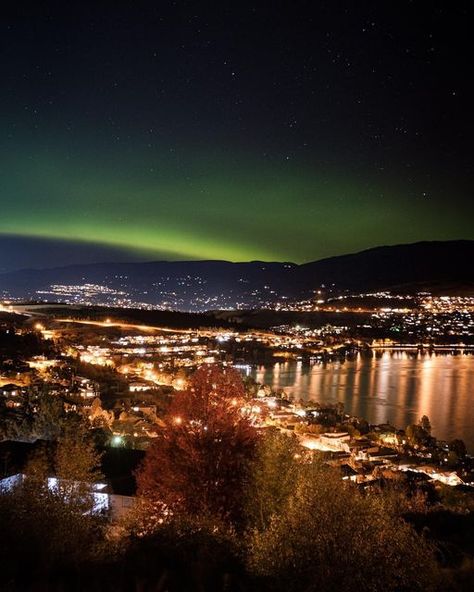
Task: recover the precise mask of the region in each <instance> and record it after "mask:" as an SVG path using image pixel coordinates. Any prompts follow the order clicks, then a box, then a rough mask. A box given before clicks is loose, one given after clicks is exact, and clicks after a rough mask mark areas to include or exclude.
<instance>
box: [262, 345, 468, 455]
mask: <svg viewBox="0 0 474 592" xmlns="http://www.w3.org/2000/svg"><path fill="white" fill-rule="evenodd" d="M252 376H253V377H254V378H255V380H257V382H260V383H265V384H269V385H271V386H272V388H273V389H284V391H285V392H286V393H288V394H291V395H293V396H294V397H295V398H296V399H304V400H314V401H320V402H330V403H336V402H337V401H342V402H343V403H344V405H345V408H346V409H347V411H348V412H349V413H353V414H355V415H360V416H362V417H365V418H367V419H368V420H369V421H371V422H374V423H382V422H385V421H390V423H393V424H394V425H396V426H399V427H404V426H406V425H407V424H409V423H412V422H414V421H417V420H418V419H419V418H420V417H421V415H423V414H426V415H428V416H429V418H430V420H431V424H432V425H433V431H434V434H435V436H437V437H438V438H441V439H447V440H449V439H453V438H462V439H463V440H464V441H465V442H466V445H467V446H468V448H469V450H470V451H471V452H473V451H474V406H473V404H472V403H473V399H474V356H473V355H470V354H461V355H444V354H434V353H423V354H422V353H413V352H402V351H395V352H391V351H384V352H383V353H379V354H377V355H372V356H370V355H369V356H367V355H365V356H360V355H359V356H357V357H356V358H355V359H353V360H347V361H345V362H334V363H331V364H314V365H306V364H302V363H301V362H283V363H279V364H275V365H274V366H271V367H263V366H260V367H258V368H255V369H253V371H252Z"/></svg>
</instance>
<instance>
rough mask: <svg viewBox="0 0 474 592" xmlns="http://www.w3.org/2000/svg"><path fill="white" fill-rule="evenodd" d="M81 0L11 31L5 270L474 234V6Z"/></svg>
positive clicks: (4, 105)
mask: <svg viewBox="0 0 474 592" xmlns="http://www.w3.org/2000/svg"><path fill="white" fill-rule="evenodd" d="M76 4H77V7H76V9H75V10H73V11H71V9H70V7H69V6H68V7H67V12H66V8H65V7H64V5H62V6H63V8H36V9H31V10H28V9H24V10H23V12H22V13H17V14H13V13H10V15H7V16H5V15H4V16H3V19H2V21H1V26H0V31H1V37H0V64H1V91H0V100H1V108H0V126H1V134H0V202H1V215H0V235H1V236H0V250H1V255H0V267H3V268H8V267H12V266H18V265H21V266H26V265H34V266H51V265H54V264H59V263H67V262H74V261H77V260H78V258H79V259H81V260H85V261H93V260H98V261H99V260H100V261H102V260H111V259H118V260H124V259H130V258H136V257H141V258H144V259H194V258H199V259H211V258H212V259H229V260H233V261H237V260H250V259H263V260H280V261H283V260H286V261H295V262H304V261H310V260H315V259H318V258H321V257H325V256H330V255H337V254H342V253H346V252H351V251H356V250H361V249H364V248H368V247H371V246H376V245H381V244H395V243H403V242H414V241H418V240H444V239H458V238H464V239H469V238H470V239H474V225H473V223H472V222H473V220H474V199H473V195H472V193H473V180H474V170H473V162H474V159H473V149H472V144H473V132H474V130H473V118H472V113H473V105H474V96H473V95H474V93H473V76H472V62H473V51H472V38H471V35H472V32H471V28H472V22H473V20H472V17H473V16H474V14H473V10H472V9H471V8H470V5H471V3H470V2H462V1H459V2H436V1H428V2H422V1H416V2H415V1H414V2H407V1H397V2H395V1H393V2H390V1H386V2H385V1H384V2H381V1H374V2H364V1H357V2H354V1H347V2H338V1H336V0H332V1H328V2H318V1H317V0H316V1H314V2H304V3H303V2H292V3H289V2H288V3H281V4H280V3H278V2H265V3H261V4H260V3H253V4H252V5H250V4H249V5H246V4H245V3H242V2H239V3H237V2H236V3H231V2H230V3H227V2H223V3H221V2H215V3H213V4H209V5H206V3H205V2H196V3H193V2H153V3H148V4H147V3H143V2H134V3H132V2H128V3H126V4H124V5H123V6H125V8H120V6H122V5H121V4H120V3H118V2H114V3H106V2H101V3H90V4H91V6H87V7H86V5H87V4H89V3H76ZM93 4H100V6H101V8H100V9H98V8H97V7H95V8H94V7H93ZM127 5H128V7H127ZM59 6H61V5H59ZM132 6H133V8H131V7H132ZM117 7H119V8H117ZM46 239H48V240H46ZM56 239H58V240H59V241H60V242H56ZM63 241H67V242H63ZM7 250H8V253H7Z"/></svg>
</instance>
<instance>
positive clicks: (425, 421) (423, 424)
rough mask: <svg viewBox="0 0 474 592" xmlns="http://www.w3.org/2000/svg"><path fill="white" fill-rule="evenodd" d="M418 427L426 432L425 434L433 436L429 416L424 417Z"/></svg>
mask: <svg viewBox="0 0 474 592" xmlns="http://www.w3.org/2000/svg"><path fill="white" fill-rule="evenodd" d="M418 425H419V426H420V427H422V428H423V429H424V430H425V432H426V433H427V434H428V436H430V435H431V422H430V419H429V417H428V416H427V415H423V416H422V418H421V419H420V421H419V422H418Z"/></svg>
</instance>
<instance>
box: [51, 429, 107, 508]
mask: <svg viewBox="0 0 474 592" xmlns="http://www.w3.org/2000/svg"><path fill="white" fill-rule="evenodd" d="M101 457H102V455H101V454H100V453H99V452H97V450H96V448H95V444H94V441H93V439H92V436H91V434H90V432H89V431H88V430H87V429H86V427H85V426H84V425H83V424H81V423H78V424H76V423H75V422H74V424H73V425H67V426H66V427H65V429H64V430H63V433H62V434H61V436H60V438H59V440H58V442H57V446H56V451H55V455H54V473H55V476H56V477H57V479H58V492H59V494H60V495H61V496H62V497H63V499H64V501H65V502H68V503H75V504H76V505H77V506H78V507H83V511H84V512H91V511H92V510H93V509H94V496H93V490H92V486H93V484H94V483H96V482H97V481H99V479H100V478H101V477H102V475H101V472H100V461H101Z"/></svg>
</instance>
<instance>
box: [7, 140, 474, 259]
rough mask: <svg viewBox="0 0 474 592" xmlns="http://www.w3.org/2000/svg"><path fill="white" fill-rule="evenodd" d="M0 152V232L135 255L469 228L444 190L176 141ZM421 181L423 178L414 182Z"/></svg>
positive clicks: (241, 250)
mask: <svg viewBox="0 0 474 592" xmlns="http://www.w3.org/2000/svg"><path fill="white" fill-rule="evenodd" d="M29 148H30V149H29V153H28V154H27V155H25V154H23V153H22V152H21V151H20V150H19V149H18V150H15V149H11V150H10V151H8V152H7V151H6V150H5V151H4V154H3V157H2V169H3V172H2V178H3V189H2V193H3V195H4V196H5V197H6V199H4V200H3V204H2V218H1V220H0V233H1V234H5V235H20V236H27V237H41V238H54V239H67V240H74V241H86V242H90V243H97V244H103V245H109V246H114V247H121V248H125V249H126V250H127V251H130V253H134V254H135V255H137V253H138V254H139V255H140V256H143V258H147V259H150V258H156V257H161V258H167V259H227V260H230V261H239V260H240V261H243V260H252V259H261V260H279V261H295V262H305V261H310V260H315V259H318V258H322V257H326V256H332V255H337V254H342V253H347V252H351V251H356V250H361V249H363V248H367V247H370V246H376V245H380V244H395V243H403V242H412V241H417V240H432V239H437V240H440V239H441V240H444V239H446V240H448V239H457V238H474V235H473V234H472V225H471V224H470V221H469V216H463V215H462V212H459V211H458V210H456V209H454V208H452V207H450V204H449V200H444V201H443V200H436V203H435V204H433V199H434V198H433V196H432V193H431V192H430V197H424V196H423V194H422V188H421V187H420V188H419V189H417V190H416V191H414V189H413V187H410V189H409V190H407V188H404V187H402V186H401V185H400V184H399V183H398V181H397V180H396V179H395V178H394V179H392V181H390V182H389V181H387V178H386V177H384V178H383V179H377V178H367V179H364V178H362V176H361V175H360V172H358V173H357V174H355V173H353V174H352V175H351V168H350V167H346V168H345V171H344V172H343V171H342V170H335V169H334V168H333V169H330V168H328V167H326V168H325V169H323V168H321V170H319V171H316V170H313V169H312V168H311V167H309V166H307V167H302V166H301V165H298V166H296V165H293V163H292V162H291V160H289V161H285V162H283V163H278V162H271V161H270V162H268V161H266V160H264V159H258V158H257V157H254V158H253V159H252V158H251V157H245V158H243V157H240V156H236V155H235V153H233V154H232V157H230V156H229V157H228V158H226V156H225V153H223V154H224V155H221V156H220V157H219V156H216V155H210V156H209V157H208V158H203V157H202V152H199V154H200V156H199V157H196V152H194V153H193V151H192V150H188V153H187V154H186V155H185V154H184V153H183V152H180V153H178V154H176V153H174V154H172V155H171V156H170V153H169V152H165V151H163V154H162V155H158V156H157V155H156V154H155V155H154V156H153V158H152V157H150V155H146V156H143V155H142V154H139V155H137V154H130V152H129V151H127V150H122V151H121V150H119V149H118V148H117V149H116V150H115V151H114V152H110V151H109V152H108V153H107V156H104V154H103V153H102V154H101V153H100V150H98V149H97V151H96V152H95V153H94V152H93V151H89V154H88V158H84V154H85V150H84V148H82V149H81V148H79V149H76V150H72V149H70V148H65V149H64V151H63V152H60V153H53V152H51V151H50V150H47V149H44V148H42V149H41V148H39V147H38V146H33V147H32V146H31V145H30V147H29ZM425 187H426V186H425Z"/></svg>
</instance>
